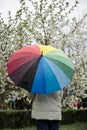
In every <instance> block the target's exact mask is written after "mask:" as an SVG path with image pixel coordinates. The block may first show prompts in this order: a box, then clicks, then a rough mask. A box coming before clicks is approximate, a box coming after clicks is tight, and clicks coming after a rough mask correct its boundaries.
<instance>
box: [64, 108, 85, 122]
mask: <svg viewBox="0 0 87 130" xmlns="http://www.w3.org/2000/svg"><path fill="white" fill-rule="evenodd" d="M86 115H87V109H79V110H72V109H68V110H67V109H66V110H63V111H62V124H71V123H75V122H87V116H86Z"/></svg>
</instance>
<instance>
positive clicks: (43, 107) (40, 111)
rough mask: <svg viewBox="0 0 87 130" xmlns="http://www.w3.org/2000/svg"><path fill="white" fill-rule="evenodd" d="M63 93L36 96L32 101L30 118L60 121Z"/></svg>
mask: <svg viewBox="0 0 87 130" xmlns="http://www.w3.org/2000/svg"><path fill="white" fill-rule="evenodd" d="M62 97H63V91H58V92H55V93H52V94H47V95H43V94H36V95H35V96H34V99H33V104H32V113H31V117H32V118H34V119H47V120H61V119H62V116H61V100H62Z"/></svg>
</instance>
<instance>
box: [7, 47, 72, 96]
mask: <svg viewBox="0 0 87 130" xmlns="http://www.w3.org/2000/svg"><path fill="white" fill-rule="evenodd" d="M7 70H8V75H9V77H10V78H11V79H12V80H13V81H14V82H15V84H16V85H17V86H19V87H22V88H24V89H26V90H28V91H29V92H31V93H41V94H49V93H52V92H55V91H58V90H62V89H63V88H64V87H66V86H67V85H68V84H69V83H70V82H71V80H72V77H73V73H74V67H73V63H72V61H71V59H70V58H69V57H67V56H66V55H65V54H64V53H63V51H61V50H59V49H56V48H54V47H52V46H49V45H47V46H45V45H31V46H26V47H23V48H21V49H19V50H17V51H16V52H14V53H13V54H12V55H11V56H10V58H9V60H8V63H7Z"/></svg>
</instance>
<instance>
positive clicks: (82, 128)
mask: <svg viewBox="0 0 87 130" xmlns="http://www.w3.org/2000/svg"><path fill="white" fill-rule="evenodd" d="M3 130H36V128H35V126H32V127H29V128H20V129H3ZM60 130H87V123H75V124H70V125H61V128H60Z"/></svg>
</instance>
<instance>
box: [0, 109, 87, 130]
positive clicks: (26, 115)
mask: <svg viewBox="0 0 87 130" xmlns="http://www.w3.org/2000/svg"><path fill="white" fill-rule="evenodd" d="M86 115H87V109H83V110H67V109H66V110H63V111H62V122H61V123H62V124H72V123H75V122H87V116H86ZM32 125H34V120H32V119H31V112H30V111H27V110H9V111H6V110H0V129H3V128H24V127H29V126H32Z"/></svg>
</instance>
